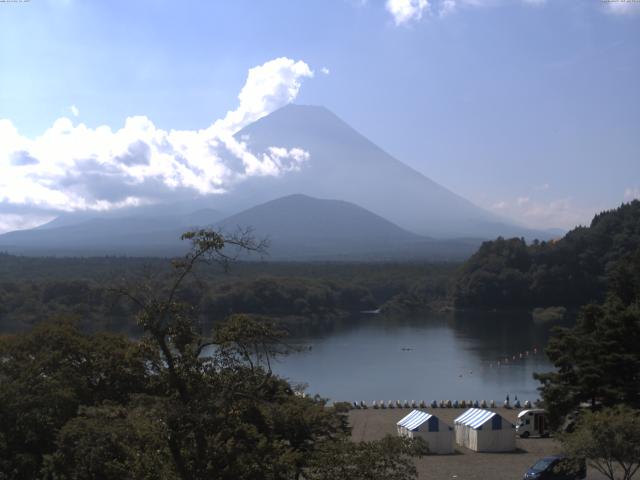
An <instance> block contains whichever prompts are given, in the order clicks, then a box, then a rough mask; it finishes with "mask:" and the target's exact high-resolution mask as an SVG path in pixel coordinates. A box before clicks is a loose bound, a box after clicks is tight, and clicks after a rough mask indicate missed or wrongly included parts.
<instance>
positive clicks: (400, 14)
mask: <svg viewBox="0 0 640 480" xmlns="http://www.w3.org/2000/svg"><path fill="white" fill-rule="evenodd" d="M385 7H386V9H387V11H388V12H389V13H390V14H391V15H392V16H393V20H394V22H395V24H396V25H404V24H406V23H409V22H411V21H417V20H420V19H421V18H422V15H423V13H424V12H425V11H427V12H428V9H429V2H428V1H427V0H387V2H386V4H385Z"/></svg>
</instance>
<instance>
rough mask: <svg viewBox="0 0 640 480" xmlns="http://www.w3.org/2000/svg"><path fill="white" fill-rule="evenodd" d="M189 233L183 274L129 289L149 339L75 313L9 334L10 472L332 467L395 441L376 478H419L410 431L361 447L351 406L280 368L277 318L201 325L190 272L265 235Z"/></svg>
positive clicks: (4, 393)
mask: <svg viewBox="0 0 640 480" xmlns="http://www.w3.org/2000/svg"><path fill="white" fill-rule="evenodd" d="M184 238H185V239H187V240H189V241H190V242H191V245H192V249H191V251H190V253H189V254H188V255H187V256H186V257H185V258H184V259H180V260H175V261H174V262H173V266H174V276H173V277H172V280H171V282H169V283H168V284H164V283H163V282H158V283H156V284H153V283H144V284H139V285H137V286H136V288H134V289H132V288H123V289H120V290H119V293H121V294H123V295H126V296H127V297H128V298H129V299H131V300H132V301H133V303H135V305H136V308H137V311H138V315H137V320H138V323H139V325H140V327H141V328H142V329H143V331H144V335H143V337H142V338H141V339H140V340H139V341H133V340H129V339H127V338H125V337H117V336H113V335H102V334H98V335H95V334H94V335H92V334H88V333H83V332H82V331H81V330H80V329H79V328H78V325H77V323H74V322H72V321H68V320H60V321H57V322H53V323H47V324H42V325H41V326H39V327H37V328H36V329H35V330H33V331H32V332H29V333H26V334H20V335H14V336H7V337H3V338H2V340H1V341H0V472H1V473H0V479H2V480H5V479H7V480H8V479H21V478H42V479H51V480H54V479H55V480H76V479H78V480H79V479H85V478H88V479H100V480H112V479H113V480H115V479H123V478H124V479H135V480H137V479H154V478H159V479H160V478H161V479H170V480H171V479H180V480H200V479H205V478H206V479H223V480H226V479H229V480H231V479H234V480H235V479H247V480H253V479H255V480H259V479H260V480H262V479H274V480H275V479H302V478H310V475H316V474H317V475H319V474H321V470H319V468H318V466H319V465H320V464H319V463H318V461H319V460H318V459H320V458H322V459H324V461H326V460H328V459H331V458H334V460H335V462H334V463H335V464H336V465H337V464H341V465H345V466H346V467H348V466H349V465H364V463H365V460H366V461H369V460H371V459H372V458H374V457H376V456H379V455H382V454H383V453H384V452H386V453H384V455H386V456H384V455H383V456H381V457H380V458H381V459H386V460H384V461H376V462H375V463H374V464H373V465H369V466H368V467H367V468H368V470H367V472H368V473H367V475H368V476H367V478H372V479H376V478H380V479H383V478H394V479H395V478H398V479H405V478H406V479H409V478H412V476H413V477H414V476H415V474H414V473H413V472H415V469H413V467H412V464H411V459H410V457H411V455H413V454H414V453H418V451H417V450H412V449H411V448H410V445H409V444H410V443H411V442H407V441H406V440H402V439H386V440H385V441H384V442H382V443H377V442H370V443H367V444H362V445H357V444H353V443H351V442H350V439H349V428H348V424H347V418H346V413H347V411H346V408H345V406H344V405H334V406H331V407H330V406H328V405H327V404H326V401H325V400H323V399H322V398H319V397H308V396H305V395H303V394H300V393H299V392H296V391H294V390H293V388H292V387H291V385H290V384H289V383H288V382H287V381H285V380H283V379H281V378H279V377H277V376H276V375H274V374H273V372H272V371H271V359H272V357H273V356H274V355H278V354H282V353H286V352H287V347H286V345H285V343H284V339H283V335H284V332H282V331H279V330H278V329H276V328H275V327H274V325H273V324H272V323H270V322H269V321H268V320H265V319H261V318H257V317H248V316H246V315H232V316H231V317H230V318H229V319H228V321H227V322H226V323H224V324H221V325H218V326H217V328H216V329H215V330H214V331H213V334H212V335H211V336H205V335H204V334H203V331H202V328H201V327H200V323H199V321H198V318H199V317H198V312H197V311H196V309H195V308H194V307H193V306H192V305H191V304H190V303H189V302H188V301H186V300H188V299H189V298H191V299H193V297H192V296H191V295H190V294H189V295H182V292H183V290H182V287H183V284H184V282H185V281H186V279H187V278H188V277H189V276H190V275H191V274H193V273H194V272H195V269H196V268H197V267H198V265H201V264H202V263H203V261H205V260H210V261H213V262H217V263H219V264H222V265H223V266H227V264H228V262H230V261H231V260H232V259H233V256H234V255H233V254H232V253H230V252H231V250H230V249H231V248H234V247H235V248H238V249H240V250H256V251H260V250H261V248H262V245H261V244H260V243H256V242H255V241H254V240H253V239H252V238H251V237H250V236H244V235H240V236H231V237H224V236H222V235H220V234H218V233H216V232H213V231H209V230H201V231H198V232H191V233H188V234H185V235H184ZM320 296H321V294H320ZM354 445H355V446H354ZM383 451H384V452H383ZM393 452H395V453H396V454H397V455H395V456H393V458H391V456H392V455H391V454H392V453H393ZM332 456H333V457H332ZM314 462H315V463H314ZM358 468H360V467H358ZM351 469H352V470H353V467H351Z"/></svg>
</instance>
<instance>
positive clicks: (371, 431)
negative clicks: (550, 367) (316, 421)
mask: <svg viewBox="0 0 640 480" xmlns="http://www.w3.org/2000/svg"><path fill="white" fill-rule="evenodd" d="M421 410H424V411H429V412H430V413H433V414H434V415H436V416H437V417H438V418H439V419H440V420H441V421H443V422H445V423H447V424H449V425H450V426H453V420H454V419H455V418H456V417H458V416H459V415H461V414H462V413H463V412H464V411H465V410H466V409H464V408H436V409H430V408H427V409H421ZM492 410H495V411H497V412H498V413H500V414H501V415H502V416H503V417H504V418H505V419H506V420H508V421H509V422H511V423H514V424H515V421H516V418H517V415H518V412H519V411H520V410H513V409H506V408H496V409H492ZM410 411H411V409H407V408H402V409H378V410H376V409H372V408H369V409H366V410H352V411H351V413H350V414H349V421H350V424H351V427H352V436H353V439H354V440H356V441H362V440H375V439H379V438H382V437H383V436H385V435H386V434H391V435H397V431H396V422H397V421H398V420H400V419H401V418H402V417H404V416H405V415H407V414H408V413H409V412H410ZM561 452H562V449H561V447H560V444H559V443H558V442H557V441H556V440H554V439H553V438H527V439H521V438H517V439H516V451H515V452H510V453H478V452H473V451H471V450H468V449H466V448H464V447H460V446H456V451H455V453H454V454H451V455H427V456H426V457H424V458H421V459H418V460H416V466H417V468H418V473H419V478H420V479H421V480H436V479H437V480H444V479H458V480H476V479H477V480H519V479H521V478H522V476H523V475H524V473H525V472H526V470H527V468H529V466H531V465H532V464H534V463H535V462H536V461H537V460H538V459H540V458H542V457H544V456H547V455H554V454H558V453H561ZM587 478H588V479H593V480H602V479H605V477H604V476H602V475H601V474H600V473H599V472H597V471H593V470H591V469H590V470H589V472H588V474H587Z"/></svg>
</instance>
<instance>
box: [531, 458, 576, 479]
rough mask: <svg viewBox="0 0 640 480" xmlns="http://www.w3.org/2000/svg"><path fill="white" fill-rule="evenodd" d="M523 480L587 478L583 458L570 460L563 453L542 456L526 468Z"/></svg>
mask: <svg viewBox="0 0 640 480" xmlns="http://www.w3.org/2000/svg"><path fill="white" fill-rule="evenodd" d="M522 478H523V480H582V479H584V478H587V466H586V463H585V461H584V460H578V461H576V460H571V459H569V458H568V457H565V456H564V455H555V456H552V457H544V458H541V459H540V460H538V461H537V462H536V463H535V464H533V465H532V466H531V468H529V470H527V473H525V474H524V477H522Z"/></svg>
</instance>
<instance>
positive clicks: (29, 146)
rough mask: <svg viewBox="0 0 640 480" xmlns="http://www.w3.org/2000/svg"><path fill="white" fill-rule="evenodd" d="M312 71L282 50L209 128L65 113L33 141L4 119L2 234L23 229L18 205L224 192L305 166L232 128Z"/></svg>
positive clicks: (46, 207) (101, 203)
mask: <svg viewBox="0 0 640 480" xmlns="http://www.w3.org/2000/svg"><path fill="white" fill-rule="evenodd" d="M312 76H313V72H312V71H311V69H310V68H309V66H308V65H307V64H306V63H304V62H303V61H294V60H291V59H288V58H284V57H282V58H277V59H274V60H271V61H268V62H266V63H264V64H263V65H260V66H257V67H254V68H252V69H250V70H249V72H248V75H247V80H246V83H245V85H244V86H243V87H242V90H241V91H240V94H239V95H238V100H239V104H238V107H237V108H236V109H235V110H232V111H229V112H227V114H226V115H225V117H224V118H222V119H221V120H217V121H216V122H214V123H213V124H212V125H211V126H210V127H208V128H206V129H203V130H195V131H179V130H170V131H166V130H162V129H160V128H158V127H156V126H155V125H154V124H153V123H152V121H151V120H149V119H148V118H147V117H145V116H137V117H130V118H127V119H126V121H125V123H124V126H123V127H122V128H120V129H118V130H115V131H114V130H112V129H111V128H110V127H108V126H100V127H97V128H89V127H87V126H86V125H84V124H83V123H79V124H74V123H73V121H72V120H71V119H69V118H66V117H62V118H59V119H57V120H56V121H55V122H54V123H53V125H52V126H51V127H50V128H49V129H47V130H46V131H45V132H44V133H42V134H41V135H40V136H38V137H36V138H34V139H30V138H27V137H25V136H23V135H21V134H20V133H19V132H18V130H17V129H16V127H15V126H14V125H13V124H12V122H11V121H9V120H2V119H0V138H2V142H0V214H2V215H3V219H0V222H1V223H0V231H3V230H6V228H9V227H11V226H12V225H13V226H14V227H15V226H16V225H17V226H18V227H20V225H18V224H16V222H17V220H16V217H7V215H8V214H9V213H11V212H12V210H11V209H15V208H17V207H20V208H22V209H23V210H24V209H25V208H27V209H28V208H31V209H32V210H31V211H30V212H31V213H38V212H39V213H43V212H47V213H49V214H51V212H52V211H74V210H108V209H113V208H119V207H123V206H129V205H140V204H143V203H153V202H154V201H158V200H159V199H166V198H171V196H172V195H173V196H180V195H183V196H184V195H194V194H212V193H220V192H224V191H226V190H227V189H229V188H231V187H233V185H234V184H236V183H237V182H240V181H242V180H244V179H245V178H247V177H250V176H260V175H271V176H274V175H280V174H282V173H283V172H287V171H291V170H296V169H299V168H301V166H302V165H303V164H304V162H306V161H307V160H308V158H309V155H308V153H306V152H304V151H302V150H300V149H297V148H292V149H284V148H278V147H277V146H274V147H272V148H269V149H267V151H265V152H251V151H249V149H248V148H247V145H246V142H245V140H237V139H235V138H234V136H233V134H234V133H236V132H237V131H238V130H240V129H242V128H243V127H244V126H246V125H247V124H249V123H251V122H253V121H255V120H258V119H259V118H261V117H263V116H265V115H268V114H269V113H271V112H272V111H274V110H276V109H278V108H280V107H282V106H284V105H286V104H287V103H290V102H291V101H293V100H294V99H295V98H296V96H297V95H298V92H299V90H300V86H301V82H302V80H303V79H304V78H309V77H312ZM72 108H74V107H73V106H72V107H70V109H72ZM72 113H73V111H72ZM25 213H29V212H25V211H22V212H21V214H25ZM25 221H26V220H25Z"/></svg>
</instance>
